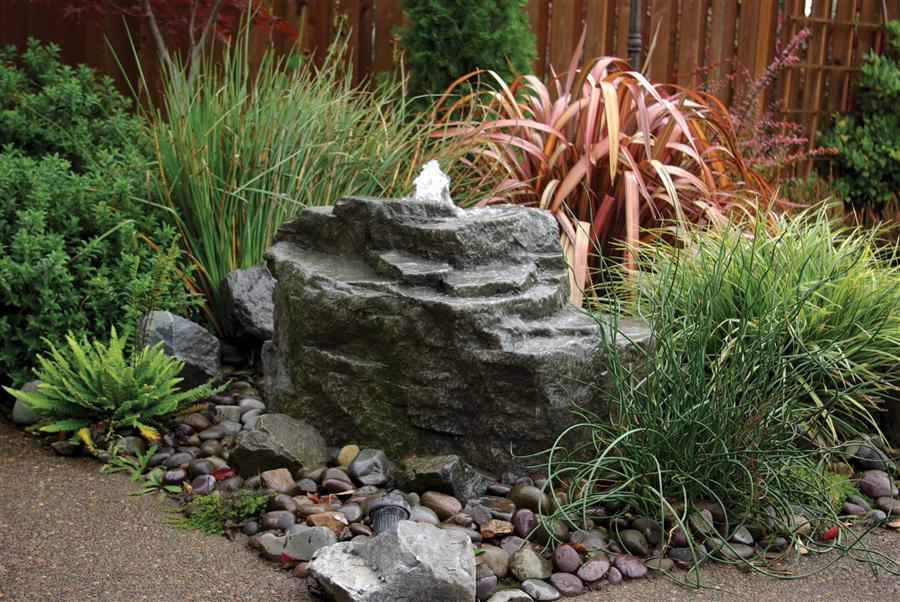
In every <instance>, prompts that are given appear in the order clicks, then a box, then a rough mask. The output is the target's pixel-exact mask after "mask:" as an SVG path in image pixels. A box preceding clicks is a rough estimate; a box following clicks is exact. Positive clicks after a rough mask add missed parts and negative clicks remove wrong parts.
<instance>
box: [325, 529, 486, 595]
mask: <svg viewBox="0 0 900 602" xmlns="http://www.w3.org/2000/svg"><path fill="white" fill-rule="evenodd" d="M309 574H310V576H311V577H312V578H313V579H314V580H315V582H316V583H317V584H318V586H319V588H320V589H322V590H323V591H324V593H325V594H326V595H327V596H328V597H329V598H330V599H332V600H336V601H338V602H397V601H400V600H409V601H412V600H423V601H424V600H428V601H429V602H470V601H471V602H474V600H475V554H474V552H473V551H472V546H471V544H470V542H469V538H468V536H466V535H465V534H464V533H461V532H458V531H451V530H444V529H439V528H437V527H435V526H433V525H429V524H425V523H415V522H412V521H406V520H404V521H400V522H399V523H397V525H396V526H395V527H393V528H391V529H389V530H387V531H385V532H384V533H381V534H380V535H378V536H376V537H373V538H371V539H368V540H365V541H350V542H344V543H338V544H335V545H333V546H329V547H326V548H321V549H320V550H318V551H317V552H316V553H315V554H314V555H313V558H312V561H310V563H309Z"/></svg>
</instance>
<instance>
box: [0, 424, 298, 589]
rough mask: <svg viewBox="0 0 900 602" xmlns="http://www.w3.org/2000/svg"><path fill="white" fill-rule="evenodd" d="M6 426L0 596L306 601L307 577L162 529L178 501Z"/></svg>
mask: <svg viewBox="0 0 900 602" xmlns="http://www.w3.org/2000/svg"><path fill="white" fill-rule="evenodd" d="M133 489H134V484H133V483H131V482H129V481H128V479H127V478H125V477H124V476H123V475H104V474H100V472H99V464H97V462H95V461H94V460H91V459H87V458H77V459H76V458H61V457H59V456H56V455H55V454H54V453H53V451H52V450H50V449H49V448H48V447H42V446H41V444H40V440H39V439H38V438H37V437H35V436H33V435H30V434H27V433H24V432H23V431H20V430H16V429H14V428H13V427H12V426H10V425H9V424H6V423H2V422H0V600H10V601H13V600H14V601H16V602H25V601H31V600H34V601H37V600H40V601H47V600H53V601H54V602H56V601H60V602H62V601H69V600H71V601H75V600H78V601H81V602H83V601H85V600H103V601H104V602H119V601H122V602H125V601H131V600H153V601H155V602H167V601H173V602H175V601H182V600H184V601H188V600H191V601H193V600H197V601H200V600H266V601H269V602H277V601H281V600H291V601H292V602H301V601H304V600H308V599H309V598H308V597H307V595H306V587H305V584H304V583H303V581H302V580H300V579H296V578H294V577H291V576H290V574H288V573H286V572H283V571H280V570H278V569H277V568H276V567H275V566H274V565H272V564H270V563H268V562H265V561H264V560H262V559H260V558H259V557H258V556H256V554H254V553H252V552H251V551H250V550H247V549H242V548H241V547H240V546H239V545H237V544H235V543H232V542H230V541H228V540H227V539H225V538H224V537H217V536H211V535H204V534H202V533H198V532H194V531H185V530H184V529H179V528H177V527H172V526H170V525H168V524H166V523H165V510H167V509H172V508H174V507H175V506H174V504H171V503H167V502H160V501H157V499H156V497H155V496H129V495H128V492H129V491H131V490H133Z"/></svg>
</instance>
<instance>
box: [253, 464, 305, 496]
mask: <svg viewBox="0 0 900 602" xmlns="http://www.w3.org/2000/svg"><path fill="white" fill-rule="evenodd" d="M259 478H260V480H261V481H262V485H263V487H265V488H267V489H272V490H273V491H277V492H279V493H288V492H290V491H291V490H293V489H294V488H295V486H296V485H295V483H294V477H293V476H291V471H290V470H288V469H287V468H276V469H274V470H266V471H263V472H262V473H260V475H259Z"/></svg>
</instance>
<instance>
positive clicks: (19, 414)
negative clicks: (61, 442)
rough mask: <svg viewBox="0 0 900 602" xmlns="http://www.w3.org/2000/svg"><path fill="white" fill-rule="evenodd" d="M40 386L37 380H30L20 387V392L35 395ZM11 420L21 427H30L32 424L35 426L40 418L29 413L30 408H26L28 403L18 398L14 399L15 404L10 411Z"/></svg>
mask: <svg viewBox="0 0 900 602" xmlns="http://www.w3.org/2000/svg"><path fill="white" fill-rule="evenodd" d="M40 384H41V381H39V380H32V381H29V382H27V383H25V384H24V385H22V389H21V391H22V392H23V393H35V392H36V391H37V390H38V385H40ZM12 419H13V422H15V423H16V424H20V425H22V426H31V425H32V424H37V422H38V420H40V419H41V417H40V416H38V415H37V414H35V413H34V412H32V411H31V408H30V407H29V406H28V403H27V402H26V401H25V400H23V399H22V398H20V397H16V402H15V403H14V404H13V409H12Z"/></svg>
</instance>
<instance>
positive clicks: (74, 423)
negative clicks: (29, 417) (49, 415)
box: [38, 418, 91, 433]
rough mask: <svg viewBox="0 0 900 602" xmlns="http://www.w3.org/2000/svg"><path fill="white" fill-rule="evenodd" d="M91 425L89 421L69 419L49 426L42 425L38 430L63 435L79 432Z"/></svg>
mask: <svg viewBox="0 0 900 602" xmlns="http://www.w3.org/2000/svg"><path fill="white" fill-rule="evenodd" d="M90 423H91V421H90V420H88V419H78V418H68V419H65V420H57V421H55V422H51V423H49V424H42V425H41V426H39V427H38V430H39V431H41V432H43V433H62V432H68V431H77V430H79V429H82V428H84V427H86V426H87V425H89V424H90Z"/></svg>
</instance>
